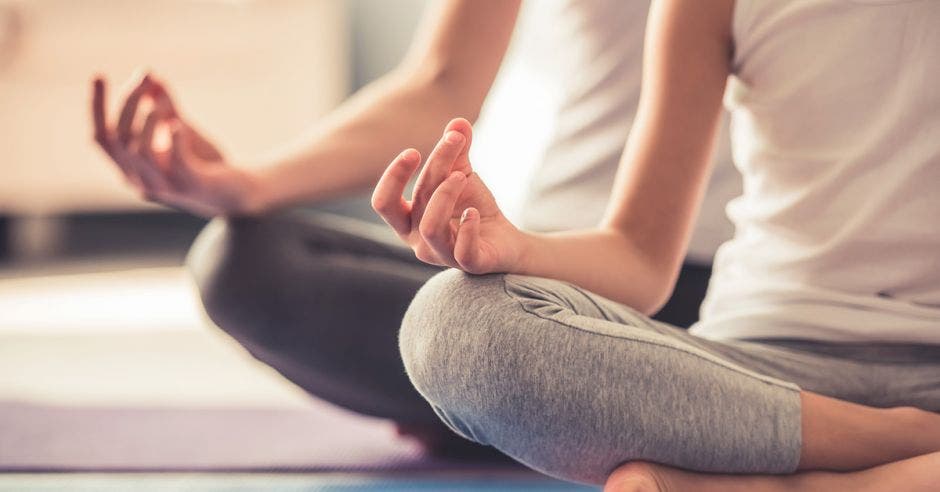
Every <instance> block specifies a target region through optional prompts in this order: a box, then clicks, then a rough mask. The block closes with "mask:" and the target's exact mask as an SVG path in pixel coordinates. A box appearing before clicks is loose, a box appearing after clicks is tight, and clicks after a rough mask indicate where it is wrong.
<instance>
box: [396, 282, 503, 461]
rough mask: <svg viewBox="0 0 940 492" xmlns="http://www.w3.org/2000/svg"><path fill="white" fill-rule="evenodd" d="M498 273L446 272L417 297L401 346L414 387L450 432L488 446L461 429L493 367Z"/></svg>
mask: <svg viewBox="0 0 940 492" xmlns="http://www.w3.org/2000/svg"><path fill="white" fill-rule="evenodd" d="M500 277H501V275H487V276H474V275H467V274H465V273H463V272H461V271H459V270H447V271H444V272H441V273H439V274H437V275H436V276H434V277H433V278H431V280H429V281H428V282H427V283H426V284H425V285H424V286H423V287H422V288H421V289H420V290H419V291H418V293H417V294H416V295H415V298H414V300H413V301H412V302H411V305H410V306H409V307H408V310H407V312H406V313H405V316H404V319H403V321H402V326H401V331H400V333H399V346H400V349H401V356H402V360H403V362H404V364H405V370H406V372H407V373H408V377H409V378H410V379H411V381H412V383H413V384H414V386H415V388H417V390H418V391H419V392H420V393H421V394H422V396H424V397H425V399H427V400H428V402H429V403H431V405H432V406H433V407H435V409H436V410H437V411H438V414H439V415H440V416H441V417H442V418H443V420H445V423H447V424H448V425H449V426H450V427H451V428H453V429H454V430H455V431H457V432H458V433H459V434H461V435H463V436H464V437H466V438H468V439H471V440H474V441H477V442H480V443H483V444H488V439H487V438H486V436H484V435H481V434H480V433H479V432H475V431H474V430H473V429H470V428H466V427H464V426H463V425H461V423H460V421H461V420H462V419H459V418H448V416H452V417H459V416H468V417H469V416H470V415H473V416H474V417H476V416H478V415H479V414H480V412H481V411H483V410H484V409H483V408H481V407H482V406H483V405H484V404H485V403H486V402H485V401H481V398H480V395H479V394H478V393H480V392H481V391H480V390H481V389H482V388H481V385H482V384H484V383H487V382H490V379H491V378H490V377H489V376H488V374H489V373H490V372H491V371H490V367H489V366H491V365H492V364H493V362H494V361H493V360H492V358H487V357H486V354H485V352H486V348H487V346H488V345H489V344H491V343H493V337H494V336H495V335H496V331H497V330H496V324H497V318H498V317H499V313H498V311H499V310H500V309H501V306H500V304H501V301H502V299H501V296H500V294H501V292H502V288H501V287H500V285H501V281H500Z"/></svg>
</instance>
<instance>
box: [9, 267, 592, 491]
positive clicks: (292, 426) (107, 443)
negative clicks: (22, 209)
mask: <svg viewBox="0 0 940 492" xmlns="http://www.w3.org/2000/svg"><path fill="white" fill-rule="evenodd" d="M142 263H143V264H146V263H147V262H141V261H139V260H137V261H134V262H132V263H128V264H124V263H121V262H113V263H102V262H100V261H97V262H94V264H93V265H87V264H86V265H82V264H80V263H72V264H69V265H68V266H60V267H56V268H49V269H26V270H23V271H18V272H17V271H13V270H7V271H6V272H5V274H4V275H2V276H0V313H3V322H2V323H0V436H2V437H0V470H3V471H5V472H7V473H5V474H3V475H0V491H6V490H10V491H13V490H17V491H49V490H78V491H84V490H89V491H90V490H144V491H150V490H154V491H157V490H159V491H163V490H167V491H171V490H185V491H189V490H209V491H216V490H219V491H221V490H287V491H295V490H297V491H299V490H303V491H347V490H365V491H368V490H385V491H397V490H402V491H406V490H444V491H447V490H480V491H487V490H505V491H527V490H572V491H575V490H593V489H589V488H583V487H580V486H575V485H571V484H565V483H562V482H557V481H551V480H549V479H546V478H544V477H541V476H539V475H537V474H535V473H532V472H528V471H526V470H524V469H522V468H521V467H512V466H505V465H499V466H497V465H493V466H489V465H486V466H481V465H478V464H465V463H454V462H446V461H441V460H434V459H430V458H428V457H427V456H424V454H423V453H422V451H421V449H420V447H419V446H418V445H417V444H416V443H414V442H411V441H408V440H407V439H402V438H399V437H397V436H396V435H395V432H394V427H393V426H392V424H391V423H390V422H387V421H383V420H379V419H372V418H367V417H363V416H359V415H355V414H351V413H349V412H346V411H344V410H342V409H339V408H336V407H333V406H331V405H329V404H327V403H325V402H322V401H318V400H316V399H313V398H311V397H309V396H308V395H306V394H305V393H304V392H302V391H301V390H299V389H298V388H297V387H295V386H293V385H292V384H291V383H289V382H288V381H286V380H285V379H283V378H282V377H280V376H279V375H278V374H277V373H275V372H274V371H272V370H270V369H269V368H267V367H266V366H263V365H261V364H258V363H257V362H255V361H254V360H253V359H252V358H251V357H250V356H248V355H247V353H245V352H244V351H243V350H242V349H241V347H240V346H238V345H237V344H235V343H234V342H232V341H231V340H230V339H228V338H227V337H226V336H225V335H224V334H222V333H221V332H220V331H219V330H217V329H215V328H214V327H212V325H211V323H209V322H208V321H207V320H206V319H205V317H204V315H203V313H202V311H201V308H200V306H199V303H198V302H197V300H196V297H195V292H194V291H193V287H192V285H191V284H190V282H189V279H188V277H187V275H186V273H185V271H184V269H183V268H182V267H181V266H178V265H175V264H169V265H167V264H160V263H161V262H159V261H156V262H150V265H149V266H145V267H140V265H141V264H142ZM92 267H93V268H92ZM103 471H106V472H111V473H102V472H103ZM129 472H133V473H129Z"/></svg>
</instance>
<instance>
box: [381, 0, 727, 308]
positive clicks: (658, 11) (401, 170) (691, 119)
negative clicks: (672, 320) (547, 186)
mask: <svg viewBox="0 0 940 492" xmlns="http://www.w3.org/2000/svg"><path fill="white" fill-rule="evenodd" d="M731 8H732V1H731V0H721V1H715V2H696V1H682V0H660V1H658V2H654V3H653V7H652V10H651V12H650V22H649V28H648V32H647V41H646V43H647V44H646V46H647V48H646V55H645V61H644V80H643V90H642V96H641V101H640V106H639V110H638V113H637V117H636V122H635V124H634V127H633V131H632V133H631V135H630V138H629V140H628V142H627V145H626V148H625V150H624V154H623V157H622V161H621V166H620V170H619V172H618V175H617V179H616V184H615V193H614V194H613V196H612V197H611V202H610V205H609V207H608V211H607V214H606V216H605V218H604V220H603V222H602V223H601V224H600V225H599V227H597V228H596V229H593V230H587V231H577V232H567V233H561V234H532V233H526V232H522V231H519V230H517V229H516V228H515V227H513V226H512V225H511V224H509V223H508V221H506V220H505V218H504V217H502V214H500V213H499V210H498V209H497V208H496V207H495V203H491V202H490V200H491V197H488V196H487V195H488V191H485V186H484V185H483V184H482V183H481V182H479V179H478V178H477V177H476V175H475V174H472V171H470V168H469V162H463V161H462V160H461V159H460V158H459V157H457V158H455V157H453V156H454V155H457V154H456V151H454V150H453V149H449V147H448V146H457V145H462V146H466V145H469V138H468V136H466V135H465V136H464V137H465V138H463V139H461V140H460V143H459V144H457V143H455V142H454V141H450V140H449V139H448V138H447V134H445V138H444V139H442V141H441V143H440V144H439V146H438V149H436V150H435V151H434V153H432V155H431V156H430V157H429V159H428V165H427V166H425V169H424V171H423V172H422V176H421V177H419V183H423V182H427V183H428V185H427V187H426V188H420V189H419V188H416V189H415V198H414V201H413V202H411V203H409V202H404V201H403V200H401V198H400V197H399V198H398V202H399V203H395V202H393V201H392V200H391V198H387V199H386V197H391V196H393V195H394V193H395V192H396V191H397V192H398V193H399V195H400V193H401V190H402V189H403V185H402V178H404V177H406V175H410V172H413V170H414V169H415V168H416V167H417V164H416V163H415V162H413V161H414V159H415V156H416V154H414V153H413V152H406V153H403V154H402V155H401V156H399V158H396V160H395V161H393V162H392V164H391V165H390V166H389V169H388V170H387V171H386V174H385V176H384V177H383V180H382V181H380V184H379V186H378V187H377V188H376V192H375V195H374V197H373V205H374V206H375V208H376V210H378V211H379V212H380V214H381V215H383V217H385V218H386V221H388V222H389V223H390V224H392V225H393V227H395V228H396V230H397V231H398V232H399V235H402V237H403V238H404V239H405V240H406V241H408V242H409V244H411V245H412V247H413V248H414V249H415V251H416V253H418V256H419V258H422V259H424V260H425V261H429V262H431V263H437V264H442V265H449V266H453V267H457V268H461V269H463V270H465V271H468V272H470V273H486V272H512V273H522V274H527V275H534V276H541V277H548V278H555V279H559V280H564V281H568V282H572V283H574V284H577V285H579V286H581V287H584V288H586V289H588V290H591V291H593V292H597V293H598V294H601V295H604V296H606V297H609V298H611V299H614V300H616V301H619V302H622V303H625V304H627V305H630V306H632V307H634V308H636V309H637V310H640V311H643V312H645V313H652V312H655V311H656V310H658V309H659V307H661V305H662V304H663V303H664V302H665V301H666V299H668V297H669V294H670V292H671V290H672V287H673V285H674V283H675V279H676V277H677V275H678V271H679V268H680V266H681V262H682V258H683V256H684V253H685V248H686V245H687V241H688V236H689V235H690V230H691V226H692V223H693V220H694V218H695V215H696V210H697V207H698V203H699V201H700V198H701V194H702V193H703V190H704V187H705V184H706V181H707V176H708V171H709V164H710V163H709V160H710V155H711V150H712V147H713V145H714V140H715V135H716V133H717V128H718V122H719V119H720V114H721V111H720V110H721V97H722V94H723V92H724V86H725V82H726V79H727V76H728V64H729V56H730V47H731V37H730V19H731ZM451 129H453V128H451ZM409 159H410V160H409ZM435 169H437V171H435ZM460 174H462V175H464V176H465V177H463V178H461V177H460V176H458V175H460ZM431 188H433V189H432V190H431V191H430V192H429V191H428V189H431ZM423 195H427V197H426V198H425V197H424V196H423ZM424 202H427V203H428V205H427V206H426V207H424V208H421V207H415V206H414V205H415V204H420V203H424ZM572 206H573V207H576V206H577V204H572ZM422 256H423V257H422Z"/></svg>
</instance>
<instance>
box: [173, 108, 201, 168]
mask: <svg viewBox="0 0 940 492" xmlns="http://www.w3.org/2000/svg"><path fill="white" fill-rule="evenodd" d="M190 131H191V130H190V129H189V127H187V126H186V125H184V124H183V123H182V122H181V121H179V120H178V119H177V120H174V121H173V122H172V123H171V124H170V135H171V137H172V140H173V145H172V146H171V150H170V157H171V158H170V164H171V168H172V171H173V172H174V173H177V174H179V175H182V176H188V175H190V174H191V171H192V166H193V164H194V161H195V156H194V155H193V153H192V135H191V134H190Z"/></svg>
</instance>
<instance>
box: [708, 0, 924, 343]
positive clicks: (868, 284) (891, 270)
mask: <svg viewBox="0 0 940 492" xmlns="http://www.w3.org/2000/svg"><path fill="white" fill-rule="evenodd" d="M733 30H734V42H735V53H734V61H733V73H734V75H733V77H732V79H731V81H730V84H729V89H728V92H727V93H726V95H725V102H726V106H727V108H728V109H729V111H730V112H731V115H732V142H733V148H734V158H735V159H734V160H735V162H736V164H737V167H738V168H739V170H740V171H741V173H742V174H743V176H744V194H743V195H742V196H741V197H740V198H737V199H735V200H734V201H733V202H732V203H731V204H730V205H729V207H728V211H729V215H730V216H731V219H732V220H733V222H734V224H735V226H736V232H735V235H734V239H732V240H731V241H729V242H727V243H725V244H724V245H723V246H722V247H721V248H720V249H719V251H718V253H717V256H716V258H715V266H714V268H715V270H714V273H713V276H712V281H711V286H710V288H709V293H708V297H707V299H706V301H705V304H704V305H703V308H702V316H703V318H702V321H701V322H699V324H697V325H696V326H695V327H693V329H692V330H693V332H694V333H696V334H698V335H702V336H706V337H710V338H802V339H819V340H832V341H876V340H880V341H892V342H919V343H934V344H940V1H934V0H921V1H916V0H910V1H901V0H895V1H891V0H865V1H863V0H800V1H792V2H783V1H776V0H737V2H736V6H735V12H734V21H733Z"/></svg>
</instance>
